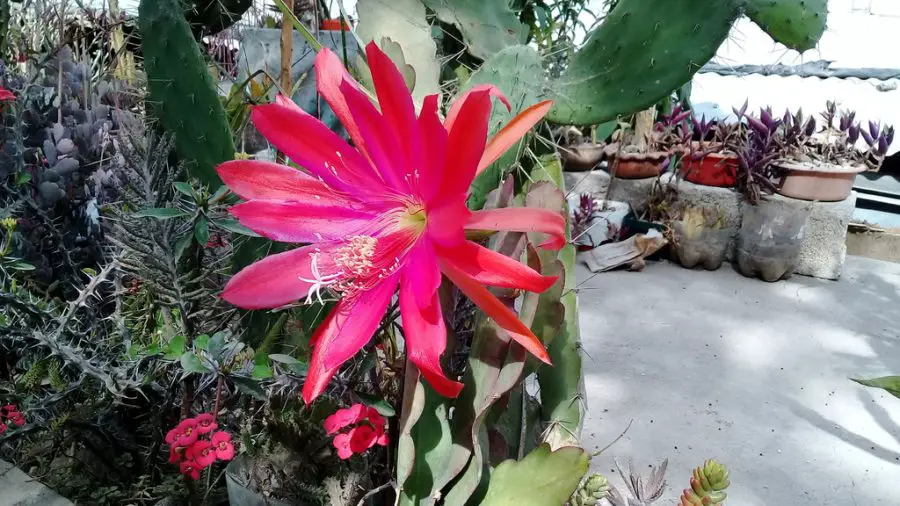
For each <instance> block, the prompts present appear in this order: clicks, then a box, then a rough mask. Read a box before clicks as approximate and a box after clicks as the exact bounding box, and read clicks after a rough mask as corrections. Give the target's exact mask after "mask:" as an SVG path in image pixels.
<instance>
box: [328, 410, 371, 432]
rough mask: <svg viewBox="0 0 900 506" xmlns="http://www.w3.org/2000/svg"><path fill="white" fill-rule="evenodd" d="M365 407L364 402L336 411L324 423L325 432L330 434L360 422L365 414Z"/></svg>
mask: <svg viewBox="0 0 900 506" xmlns="http://www.w3.org/2000/svg"><path fill="white" fill-rule="evenodd" d="M364 408H365V406H363V405H362V404H354V405H353V406H350V407H349V408H345V409H339V410H337V411H335V412H334V413H333V414H331V415H329V416H328V418H326V419H325V422H324V423H323V424H322V425H323V427H324V428H325V434H326V435H328V436H330V435H332V434H334V433H335V432H338V431H339V430H341V429H343V428H344V427H347V426H348V425H353V424H354V423H358V422H359V421H360V420H361V419H362V418H363V417H364V415H365V411H364Z"/></svg>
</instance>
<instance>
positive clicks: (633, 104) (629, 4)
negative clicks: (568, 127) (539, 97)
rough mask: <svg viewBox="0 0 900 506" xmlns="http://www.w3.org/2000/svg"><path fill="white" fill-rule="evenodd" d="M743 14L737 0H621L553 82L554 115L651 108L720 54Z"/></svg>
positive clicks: (562, 118)
mask: <svg viewBox="0 0 900 506" xmlns="http://www.w3.org/2000/svg"><path fill="white" fill-rule="evenodd" d="M740 14H741V6H740V5H739V3H738V2H737V0H721V1H715V2H698V1H697V0H667V1H665V2H659V1H652V0H620V1H619V2H618V3H616V5H615V7H613V8H612V10H611V11H610V12H609V14H608V15H607V17H606V18H605V19H604V20H603V23H602V24H601V25H600V26H599V27H598V28H597V29H596V30H594V32H593V33H591V35H590V36H589V38H588V40H587V42H586V43H585V45H584V47H582V49H581V50H579V51H578V52H577V53H576V54H575V56H574V58H573V59H572V62H571V64H570V65H569V67H568V68H567V69H566V71H565V73H563V75H562V76H560V78H559V79H558V80H557V81H556V82H555V83H554V84H553V86H552V88H553V93H552V95H553V96H552V98H553V99H554V100H555V101H556V105H555V107H554V108H553V110H551V111H550V115H549V116H548V117H549V119H551V120H552V121H555V122H558V123H571V124H579V125H587V124H595V123H602V122H604V121H609V120H612V119H615V118H616V116H617V115H619V114H627V113H631V112H634V111H639V110H641V109H646V108H647V107H649V106H651V105H653V104H654V103H656V102H657V101H658V100H659V99H661V98H663V97H665V96H666V95H668V94H669V93H671V92H672V90H674V89H676V88H678V87H679V86H681V85H683V84H684V83H686V82H688V81H689V80H690V79H691V76H693V75H694V73H695V72H697V70H698V69H699V68H700V67H701V66H702V65H703V64H705V63H706V62H707V61H709V59H710V58H712V57H713V56H714V55H715V53H716V51H717V50H718V49H719V46H720V45H721V44H722V42H723V41H724V40H725V38H726V37H727V36H728V32H729V30H730V29H731V25H732V23H733V22H734V21H735V20H736V19H737V18H738V17H739V16H740Z"/></svg>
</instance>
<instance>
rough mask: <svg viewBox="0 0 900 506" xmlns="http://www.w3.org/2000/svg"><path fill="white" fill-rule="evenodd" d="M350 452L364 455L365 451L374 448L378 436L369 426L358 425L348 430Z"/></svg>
mask: <svg viewBox="0 0 900 506" xmlns="http://www.w3.org/2000/svg"><path fill="white" fill-rule="evenodd" d="M348 434H350V450H352V451H353V453H365V451H366V450H368V449H369V448H371V447H373V446H375V441H376V440H377V439H378V434H377V433H376V432H375V429H374V428H372V426H371V425H360V426H359V427H354V428H352V429H350V432H349V433H348Z"/></svg>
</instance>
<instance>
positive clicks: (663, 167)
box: [660, 158, 672, 172]
mask: <svg viewBox="0 0 900 506" xmlns="http://www.w3.org/2000/svg"><path fill="white" fill-rule="evenodd" d="M671 163H672V159H671V158H666V159H665V160H663V163H662V164H660V171H661V172H665V171H666V170H667V169H668V168H669V165H671Z"/></svg>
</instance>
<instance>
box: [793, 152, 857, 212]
mask: <svg viewBox="0 0 900 506" xmlns="http://www.w3.org/2000/svg"><path fill="white" fill-rule="evenodd" d="M776 167H777V168H778V169H779V170H780V171H781V172H782V173H783V174H784V176H783V178H782V180H781V185H780V186H779V188H778V190H777V191H778V193H779V194H780V195H784V196H786V197H792V198H795V199H801V200H817V201H821V202H838V201H841V200H844V199H846V198H847V197H848V196H850V191H851V190H852V189H853V184H854V183H855V182H856V175H857V174H859V173H860V172H864V171H865V170H866V166H865V165H856V166H854V165H850V166H846V165H835V164H832V163H828V162H815V163H812V162H802V161H793V160H792V161H784V162H779V163H777V164H776Z"/></svg>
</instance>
